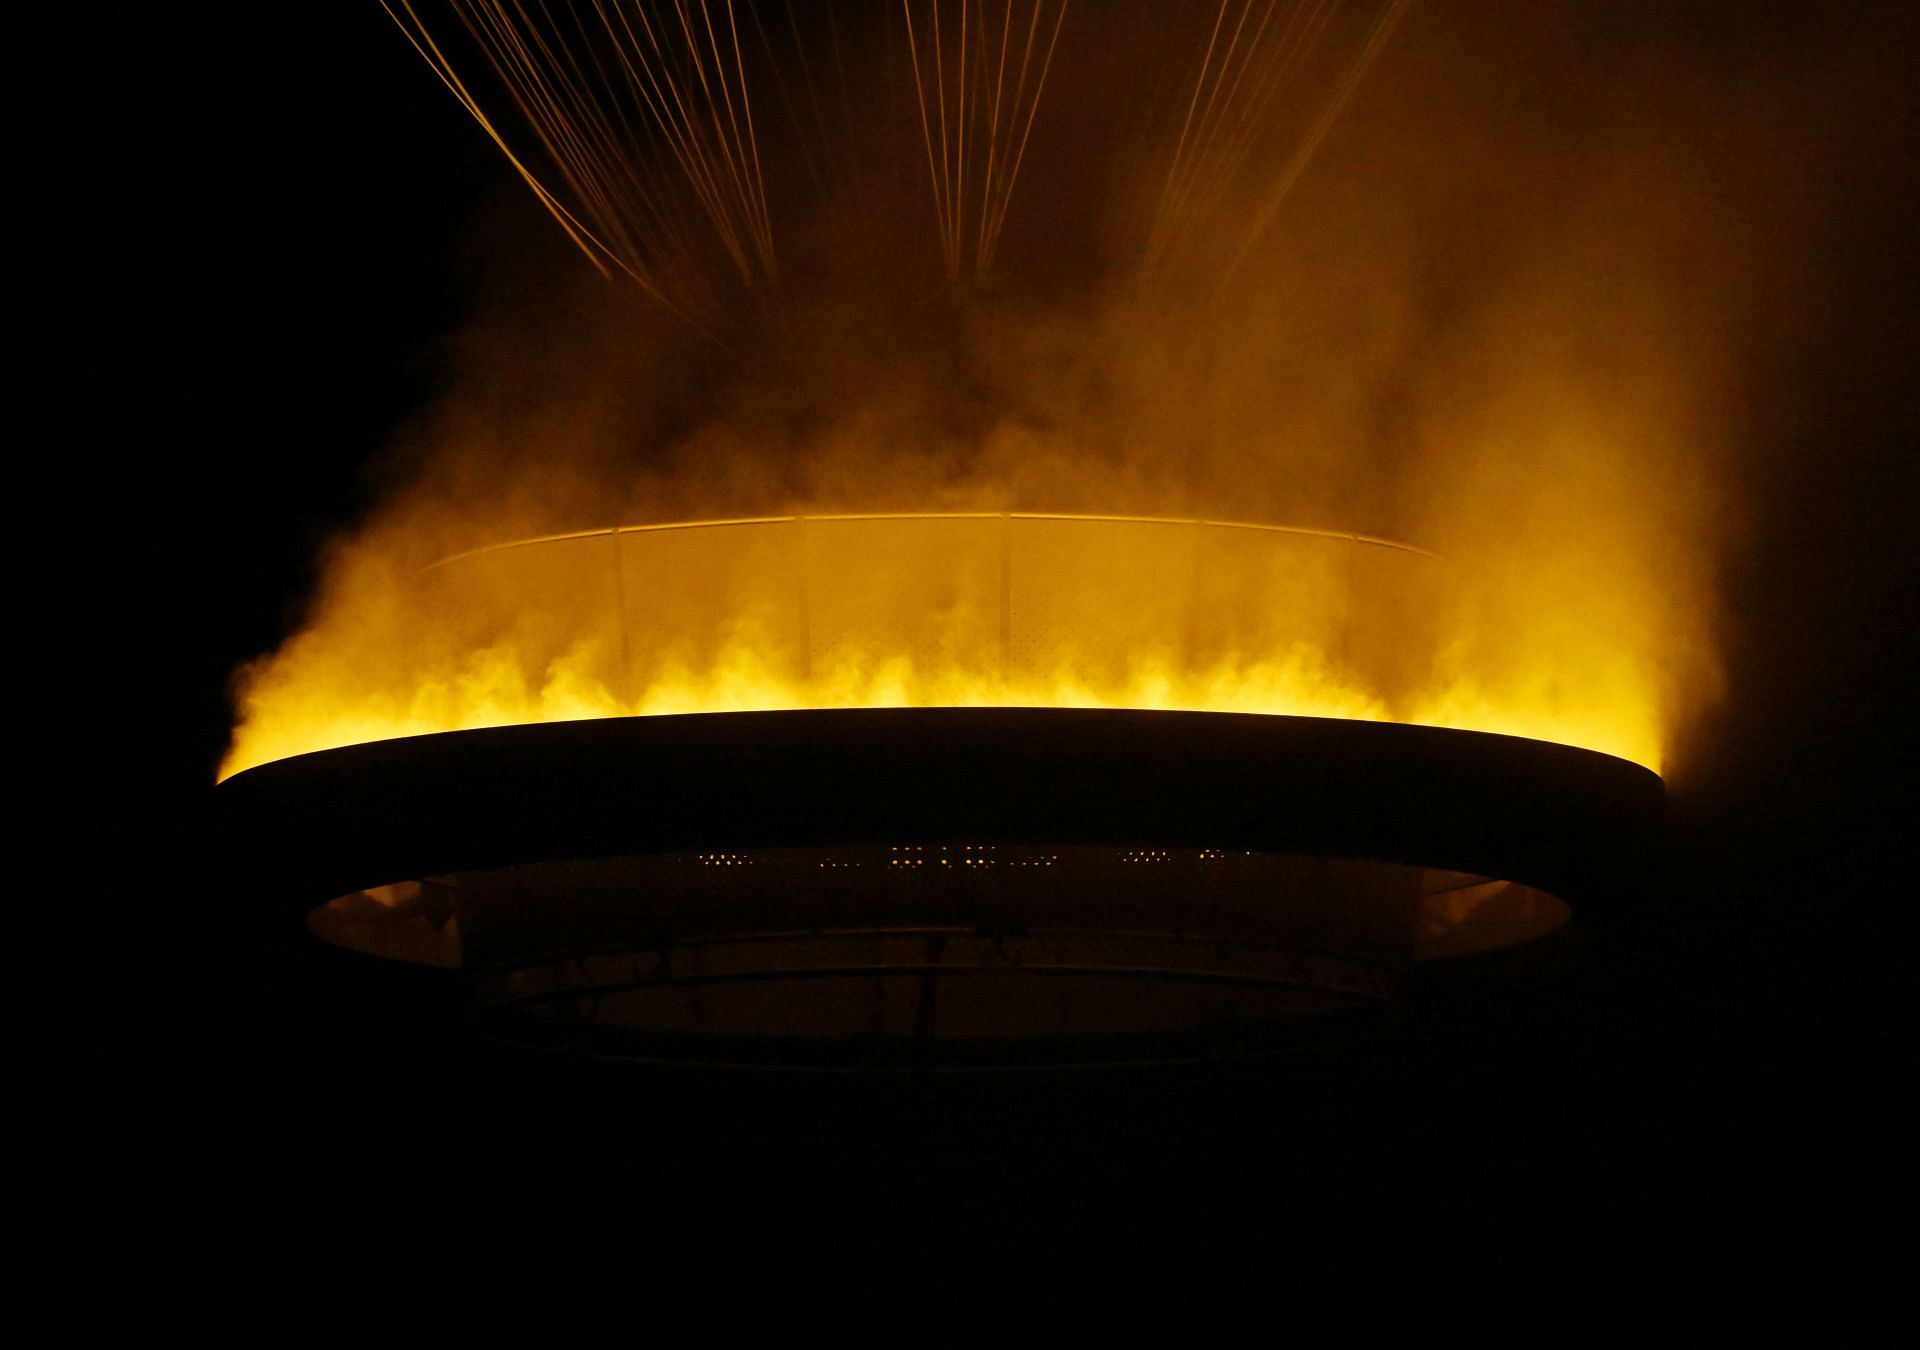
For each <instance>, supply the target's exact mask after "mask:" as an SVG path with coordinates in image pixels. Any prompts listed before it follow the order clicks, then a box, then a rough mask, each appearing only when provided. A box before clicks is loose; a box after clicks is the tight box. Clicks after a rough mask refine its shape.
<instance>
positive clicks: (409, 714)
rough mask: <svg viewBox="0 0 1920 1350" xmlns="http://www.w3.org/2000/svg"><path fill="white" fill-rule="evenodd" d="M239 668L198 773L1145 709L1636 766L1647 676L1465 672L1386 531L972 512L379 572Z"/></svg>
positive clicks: (570, 540) (557, 546)
mask: <svg viewBox="0 0 1920 1350" xmlns="http://www.w3.org/2000/svg"><path fill="white" fill-rule="evenodd" d="M355 575H356V580H355V581H354V582H353V590H354V603H352V604H349V605H339V606H334V607H331V608H330V609H329V610H328V611H327V612H326V614H325V616H324V618H323V620H322V622H320V623H319V624H318V625H316V626H315V627H313V628H311V629H309V630H308V631H307V632H306V633H304V634H302V635H301V636H300V637H298V638H296V639H295V640H294V641H293V642H291V643H289V644H288V646H287V647H286V648H285V649H283V651H282V652H281V653H280V654H279V655H278V656H276V657H275V658H273V659H272V660H270V661H269V662H267V663H265V664H264V665H262V666H261V667H259V668H257V669H256V670H255V671H254V672H252V675H251V677H250V679H249V681H248V683H247V686H246V690H245V694H244V699H243V705H244V714H243V718H242V721H241V725H240V727H239V730H238V732H237V734H236V737H235V741H234V745H233V749H232V752H231V754H230V755H229V757H228V760H227V763H226V765H225V766H224V768H223V771H222V772H223V774H232V773H236V772H238V771H240V770H241V769H244V768H247V767H249V766H251V765H254V764H259V763H262V762H264V761H267V760H273V759H279V758H283V757H285V756H289V755H295V754H300V753H304V752H306V751H311V750H320V749H326V748H329V747H333V746H340V745H348V744H354V743H357V742H362V741H369V740H381V739H387V738H391V737H398V736H410V735H419V734H423V733H428V732H437V731H452V730H460V729H467V728H475V727H490V726H506V725H513V724H518V723H528V722H550V721H567V720H573V719H580V718H593V717H616V716H635V715H637V716H650V715H658V714H669V713H696V712H741V711H749V710H774V709H799V708H892V707H979V706H994V707H1041V708H1146V709H1180V710H1189V711H1205V712H1242V713H1272V714H1288V715H1295V716H1311V717H1337V718H1355V719H1364V720H1374V721H1411V722H1423V723H1430V724H1433V725H1439V726H1452V727H1461V728H1467V729H1472V730H1479V731H1493V732H1503V733H1509V734H1515V735H1523V736H1531V737H1536V738H1541V739H1549V740H1556V741H1562V742H1566V743H1570V744H1575V745H1582V746H1586V747H1589V748H1591V749H1596V750H1601V751H1604V752H1606V753H1610V754H1616V755H1621V756H1623V757H1626V758H1630V759H1634V760H1637V761H1638V762H1640V763H1643V764H1646V765H1648V766H1650V767H1654V768H1657V767H1658V765H1659V750H1660V745H1659V738H1658V735H1657V730H1656V725H1655V723H1654V721H1653V719H1652V715H1651V705H1650V704H1648V703H1647V702H1646V701H1645V700H1644V698H1640V699H1638V700H1637V699H1636V695H1643V694H1644V692H1645V691H1643V690H1636V689H1635V688H1634V687H1633V685H1632V681H1631V679H1630V678H1622V677H1621V676H1622V672H1617V671H1616V672H1607V671H1603V670H1593V671H1590V672H1589V676H1590V678H1588V679H1586V680H1583V681H1578V682H1575V681H1569V680H1568V679H1566V678H1565V674H1566V672H1564V671H1555V670H1554V669H1552V668H1551V666H1550V665H1548V664H1547V663H1542V666H1541V668H1540V669H1538V670H1536V671H1531V672H1515V673H1514V674H1515V675H1516V678H1514V679H1511V680H1509V681H1507V682H1506V683H1505V684H1504V685H1503V686H1500V687H1488V686H1486V685H1485V684H1483V683H1482V682H1479V681H1476V680H1474V679H1472V678H1469V677H1468V675H1467V674H1466V673H1465V670H1464V668H1463V666H1462V661H1463V655H1462V651H1463V648H1462V643H1461V641H1460V639H1458V638H1456V637H1454V636H1452V635H1449V634H1447V633H1444V632H1443V631H1442V629H1441V627H1440V623H1441V621H1442V619H1443V617H1444V613H1445V609H1446V592H1447V583H1448V569H1447V568H1446V566H1445V564H1444V563H1442V562H1441V561H1439V560H1438V559H1435V558H1433V557H1432V556H1431V555H1428V554H1425V553H1422V552H1420V551H1418V550H1414V549H1409V548H1406V547H1404V546H1400V545H1396V544H1392V543H1389V542H1387V541H1384V540H1376V539H1367V538H1363V537H1357V536H1348V535H1336V534H1327V533H1321V532H1314V531H1305V530H1285V529H1276V528H1271V527H1258V526H1247V525H1236V524H1227V523H1220V522H1204V521H1172V520H1155V519H1143V518H1117V517H1078V516H1035V515H1012V514H1008V515H998V514H992V515H989V514H966V515H962V514H943V515H888V516H821V517H792V518H784V519H770V520H756V521H734V522H707V523H697V524H692V525H678V526H648V527H635V528H628V529H624V530H614V531H603V532H597V533H590V534H579V535H570V536H557V537H552V538H547V539H539V540H530V541H524V542H521V543H518V544H514V545H509V546H505V547H498V548H491V549H485V550H479V551H476V552H472V553H468V554H465V555H461V556H458V557H455V558H452V559H449V560H447V561H445V562H443V563H441V564H438V565H436V566H434V567H432V568H429V569H427V570H426V571H424V572H422V573H419V574H416V575H414V576H411V577H407V578H403V579H400V580H398V581H393V580H392V579H390V578H379V577H376V576H375V574H374V572H372V571H370V570H366V569H362V570H361V571H360V572H359V573H357V574H355Z"/></svg>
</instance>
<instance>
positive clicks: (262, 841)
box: [213, 708, 1665, 922]
mask: <svg viewBox="0 0 1920 1350" xmlns="http://www.w3.org/2000/svg"><path fill="white" fill-rule="evenodd" d="M213 797H214V800H213V806H214V811H215V816H216V830H217V837H218V839H219V842H220V850H221V856H222V859H223V862H224V867H223V869H222V871H223V877H222V880H223V881H224V883H225V887H226V889H228V890H229V891H231V893H232V896H233V901H234V903H236V904H242V905H246V906H249V907H252V906H257V905H261V904H263V903H265V904H268V905H270V906H271V907H272V908H273V909H274V911H275V912H277V913H280V914H282V915H283V916H287V917H291V918H292V919H293V921H295V922H301V921H303V920H304V917H305V915H306V912H307V911H308V910H309V909H311V908H313V907H314V906H316V905H319V904H322V903H325V902H326V901H328V900H330V899H332V898H333V897H335V896H338V895H344V894H348V893H351V892H353V891H355V890H359V889H362V888H365V887H368V886H377V885H383V884H386V883H389V882H393V881H396V880H401V879H406V878H415V877H420V876H430V875H436V874H439V873H445V872H456V871H464V870H469V869H475V868H486V867H499V866H507V865H511V864H516V863H529V862H544V861H557V860H562V859H567V858H589V857H612V856H621V855H630V854H643V853H653V852H680V851H694V850H697V849H714V848H724V849H735V848H738V849H752V848H776V847H798V846H804V845H818V844H822V843H827V844H846V845H854V844H868V845H872V844H880V845H885V844H889V843H898V842H900V841H903V840H911V841H914V842H921V843H940V842H949V843H959V842H1000V843H1029V844H1049V843H1085V844H1093V845H1102V846H1106V845H1111V846H1116V847H1128V846H1156V847H1165V846H1172V847H1193V848H1235V849H1239V848H1244V849H1251V850H1256V851H1270V852H1285V853H1298V854H1310V855H1316V856H1326V857H1336V858H1348V859H1357V860H1368V861H1379V862H1397V863H1407V864H1413V865H1419V866H1427V867H1436V868H1445V869H1450V870H1457V871H1463V872H1473V873H1477V874H1479V875H1481V876H1486V877H1495V878H1500V879H1503V880H1508V881H1517V882H1521V883H1524V884H1526V885H1530V886H1533V887H1536V888H1538V889H1540V890H1544V891H1547V892H1550V893H1551V894H1553V895H1555V896H1558V897H1559V898H1560V899H1562V900H1565V901H1566V902H1567V903H1568V904H1570V905H1572V906H1574V907H1575V909H1576V910H1578V911H1581V912H1582V913H1583V914H1588V915H1593V914H1603V913H1607V912H1612V911H1616V910H1618V909H1621V908H1625V907H1628V906H1631V905H1632V904H1633V903H1634V899H1635V897H1636V896H1637V895H1638V893H1639V892H1640V891H1641V890H1642V889H1643V885H1644V880H1645V877H1646V876H1647V874H1648V873H1649V871H1650V870H1651V869H1653V868H1654V867H1655V866H1656V865H1657V859H1658V856H1659V842H1660V837H1661V832H1662V821H1663V816H1664V811H1665V790H1664V788H1663V786H1662V784H1661V782H1660V779H1659V778H1658V776H1656V775H1655V774H1653V773H1652V772H1650V771H1649V770H1647V769H1644V768H1642V767H1640V766H1639V765H1636V764H1632V763H1629V762H1627V761H1625V760H1621V759H1616V758H1613V757H1612V756H1608V755H1603V754H1599V753H1596V752H1594V751H1590V750H1581V749H1576V748H1574V747H1571V746H1564V745H1556V744H1552V743H1549V742H1544V741H1530V740H1523V739H1519V738H1516V737H1509V736H1497V735H1491V734H1487V733H1482V732H1465V731H1450V730H1443V729H1440V728H1434V727H1419V726H1406V725H1400V724H1393V723H1376V722H1354V721H1340V720H1331V719H1323V718H1302V717H1277V716H1263V715H1258V714H1238V713H1185V712H1139V711H1113V710H1060V709H1024V708H931V709H927V708H916V709H859V710H849V711H801V712H767V713H701V714H691V715H686V716H668V717H636V718H610V719H600V720H593V721H582V722H558V723H545V724H539V725H528V726H513V727H501V728H493V729H487V730H476V731H458V732H445V733H441V734H438V735H431V736H419V737H410V738H406V739H400V740H389V741H377V742H371V743H367V744H363V745H355V746H347V747H343V748H340V749H336V750H324V751H318V752H315V753H312V754H307V755H300V756H297V757H294V758H291V759H285V760H279V761H275V762H273V763H269V764H263V765H260V766H258V767H255V768H252V769H248V770H246V771H244V772H242V773H239V774H236V775H235V776H234V777H232V778H229V779H227V780H226V781H225V782H224V783H222V784H221V785H220V786H219V787H218V788H217V789H216V790H215V792H214V794H213Z"/></svg>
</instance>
